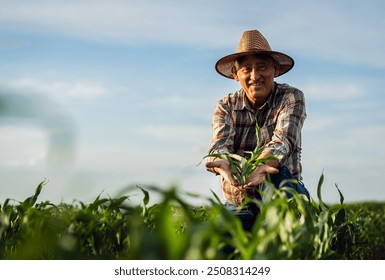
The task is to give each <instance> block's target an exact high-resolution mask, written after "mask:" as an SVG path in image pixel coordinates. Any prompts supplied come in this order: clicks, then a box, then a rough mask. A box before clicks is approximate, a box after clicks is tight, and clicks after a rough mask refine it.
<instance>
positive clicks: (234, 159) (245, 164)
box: [203, 122, 279, 186]
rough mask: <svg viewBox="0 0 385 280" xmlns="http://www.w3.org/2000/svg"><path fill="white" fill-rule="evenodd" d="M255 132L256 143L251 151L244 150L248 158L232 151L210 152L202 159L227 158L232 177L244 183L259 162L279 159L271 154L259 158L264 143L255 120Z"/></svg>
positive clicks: (241, 184)
mask: <svg viewBox="0 0 385 280" xmlns="http://www.w3.org/2000/svg"><path fill="white" fill-rule="evenodd" d="M255 132H256V136H257V144H256V147H255V149H254V150H253V151H245V153H246V154H248V155H249V157H248V158H246V157H242V156H240V155H238V154H233V153H212V154H209V155H206V156H205V157H204V158H203V159H205V158H208V157H213V158H219V159H224V160H227V161H228V162H229V163H230V169H231V171H232V175H233V176H234V179H235V180H237V182H239V184H240V186H243V185H245V184H246V181H247V179H248V178H249V177H250V175H251V173H253V171H254V170H255V169H256V168H257V167H258V166H259V165H260V164H263V163H266V162H268V161H269V160H271V159H279V157H277V156H272V155H270V156H267V157H263V158H260V156H261V154H262V152H263V150H264V145H263V144H262V135H261V130H260V128H259V126H258V123H257V122H256V124H255Z"/></svg>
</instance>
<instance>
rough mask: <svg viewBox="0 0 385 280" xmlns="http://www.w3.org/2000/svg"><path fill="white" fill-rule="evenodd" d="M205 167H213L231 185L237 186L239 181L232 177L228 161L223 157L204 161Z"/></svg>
mask: <svg viewBox="0 0 385 280" xmlns="http://www.w3.org/2000/svg"><path fill="white" fill-rule="evenodd" d="M206 167H207V168H213V169H214V170H215V172H217V173H219V174H220V175H221V176H222V177H223V179H224V180H225V181H228V182H229V183H230V184H231V185H232V186H234V187H238V185H239V182H237V180H235V179H234V177H233V172H232V171H231V168H230V162H229V161H227V160H224V159H218V160H214V161H210V162H207V163H206Z"/></svg>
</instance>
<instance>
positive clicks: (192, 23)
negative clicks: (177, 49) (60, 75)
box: [0, 0, 385, 68]
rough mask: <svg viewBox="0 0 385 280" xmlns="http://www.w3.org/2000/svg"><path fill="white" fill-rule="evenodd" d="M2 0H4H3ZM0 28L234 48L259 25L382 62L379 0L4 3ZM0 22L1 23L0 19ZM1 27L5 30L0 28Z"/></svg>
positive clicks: (346, 56)
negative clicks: (237, 3)
mask: <svg viewBox="0 0 385 280" xmlns="http://www.w3.org/2000/svg"><path fill="white" fill-rule="evenodd" d="M3 2H4V1H3ZM1 5H2V14H1V20H0V26H1V25H6V26H7V28H10V26H14V28H17V27H18V28H21V29H22V30H23V32H26V31H28V30H29V31H36V30H38V32H50V33H52V32H55V34H65V35H69V36H76V37H79V38H83V39H84V38H88V39H94V40H101V41H104V42H105V41H112V42H120V43H124V44H130V45H138V44H144V43H146V44H147V43H150V44H151V43H153V42H161V43H168V44H170V43H171V44H172V43H176V44H185V45H192V46H195V47H202V48H213V47H214V48H218V47H219V48H224V47H225V48H227V49H235V47H236V44H237V42H238V40H239V37H240V33H241V32H242V31H243V30H246V29H254V28H259V29H261V30H262V32H263V33H264V34H265V35H266V37H267V38H268V40H269V41H270V43H271V45H272V47H273V49H278V50H285V51H296V52H299V53H303V54H305V55H315V56H318V57H322V58H327V59H331V60H336V61H344V62H348V63H358V64H365V65H370V66H375V67H381V68H384V67H385V62H384V61H385V58H384V53H383V51H382V50H383V49H384V48H385V36H384V32H382V29H381V28H382V26H384V25H385V18H384V17H383V15H382V13H381V11H382V10H383V9H384V8H385V7H384V2H383V1H381V0H378V1H366V2H362V1H360V2H358V1H355V2H351V1H347V2H346V1H343V2H332V1H304V0H301V1H290V2H288V1H278V2H277V1H274V3H270V2H265V3H258V4H256V3H255V2H254V1H250V2H248V1H246V2H245V3H243V5H242V6H239V5H237V7H236V9H235V7H234V3H233V2H232V1H209V2H208V1H191V2H186V1H162V2H159V1H122V0H112V1H100V0H99V1H98V0H93V1H89V0H83V1H70V0H69V1H33V3H32V2H30V1H17V2H11V1H7V2H6V3H2V4H1ZM1 23H2V24H1ZM3 28H4V27H3Z"/></svg>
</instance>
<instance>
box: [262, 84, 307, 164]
mask: <svg viewBox="0 0 385 280" xmlns="http://www.w3.org/2000/svg"><path fill="white" fill-rule="evenodd" d="M305 118H306V109H305V98H304V94H303V93H302V91H300V90H297V89H293V90H292V91H290V92H289V93H288V94H286V98H284V99H283V100H282V107H281V110H280V111H279V112H278V117H277V123H276V127H275V129H274V132H273V135H272V138H271V141H270V142H269V143H267V145H266V146H265V150H266V151H268V152H269V153H270V154H272V155H275V156H280V157H281V159H280V163H281V164H288V162H287V160H288V157H290V156H291V155H292V154H293V152H294V149H295V148H296V147H298V146H300V145H298V144H300V143H301V130H302V126H303V123H304V121H305ZM292 164H293V163H289V165H292Z"/></svg>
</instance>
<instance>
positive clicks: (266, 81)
mask: <svg viewBox="0 0 385 280" xmlns="http://www.w3.org/2000/svg"><path fill="white" fill-rule="evenodd" d="M233 69H234V70H233V76H234V79H235V80H236V81H238V82H239V83H240V84H241V86H242V88H243V89H244V90H245V92H246V95H247V98H248V99H249V101H250V102H251V104H252V105H253V106H255V107H256V108H259V107H261V106H262V105H263V104H264V103H265V101H266V99H267V97H268V96H269V94H270V92H271V90H272V88H273V84H274V77H275V75H276V74H278V67H276V66H275V63H274V60H273V59H272V58H270V57H267V56H258V55H246V56H244V57H242V58H241V59H240V60H239V61H237V62H236V63H235V68H233Z"/></svg>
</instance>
